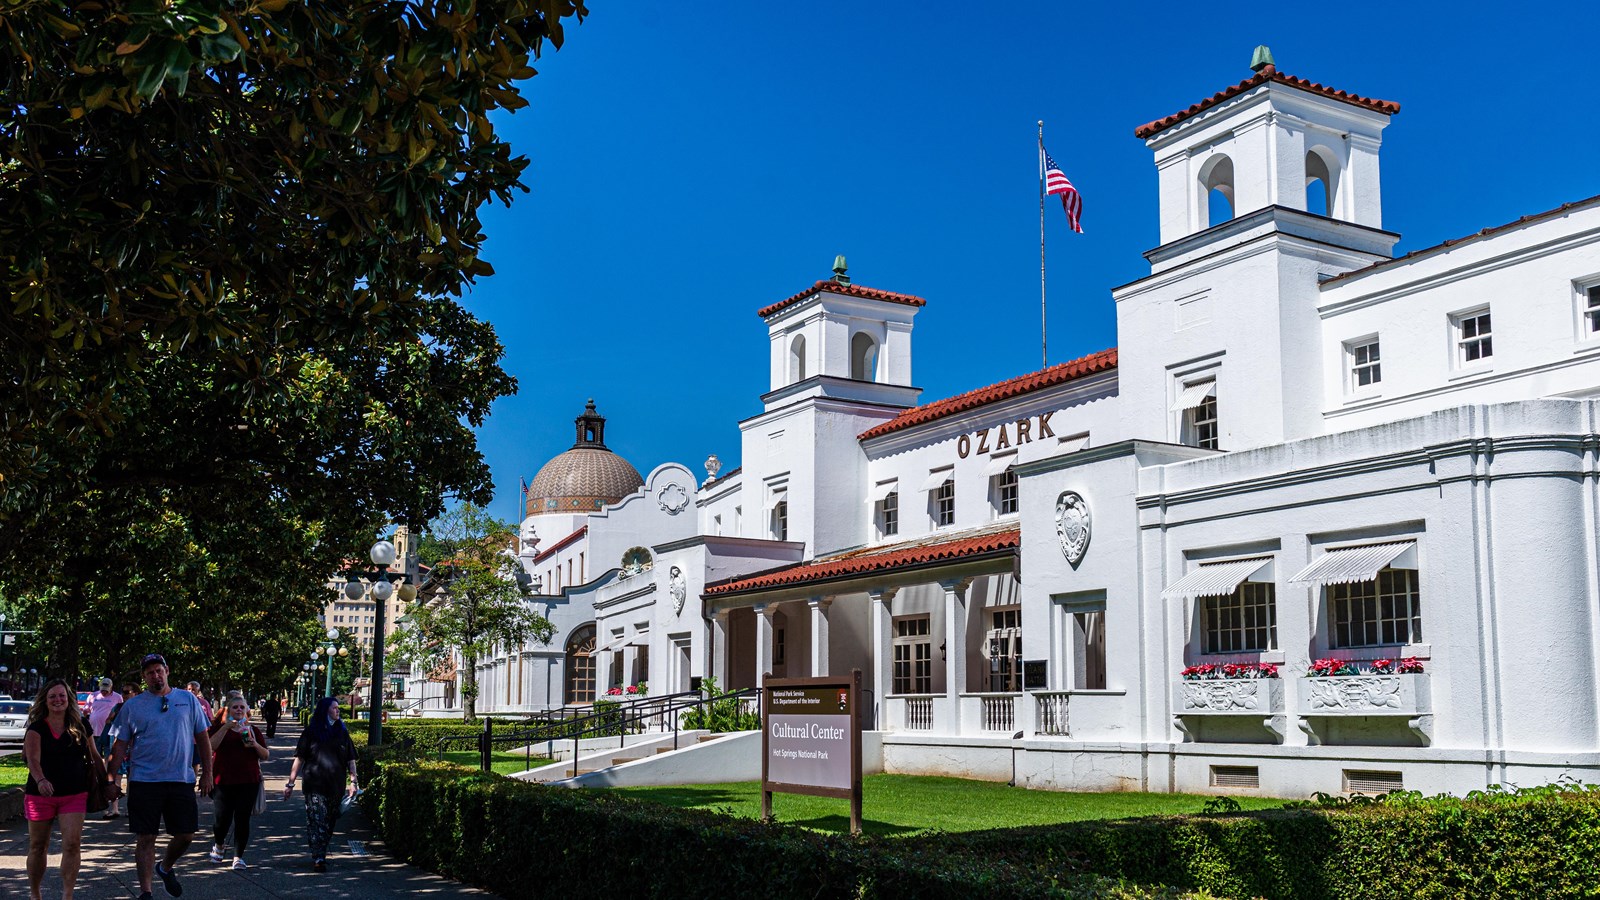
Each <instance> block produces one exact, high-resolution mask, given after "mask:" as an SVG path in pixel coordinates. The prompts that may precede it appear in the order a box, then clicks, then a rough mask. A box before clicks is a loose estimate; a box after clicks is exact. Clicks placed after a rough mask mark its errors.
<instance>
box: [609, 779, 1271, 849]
mask: <svg viewBox="0 0 1600 900" xmlns="http://www.w3.org/2000/svg"><path fill="white" fill-rule="evenodd" d="M612 790H614V791H615V793H618V794H621V795H624V796H628V797H635V798H637V799H640V800H649V801H651V802H655V803H665V804H667V805H668V806H677V807H685V808H693V809H709V810H714V811H717V812H722V813H727V814H729V815H735V816H746V817H749V818H755V817H756V816H758V815H760V812H761V787H760V784H759V783H757V782H753V781H749V782H741V783H736V784H702V785H691V786H681V787H645V788H614V789H612ZM1209 799H1210V797H1208V796H1205V795H1200V794H1137V793H1109V794H1074V793H1065V792H1060V791H1039V790H1024V789H1021V788H1013V787H1007V786H1006V785H1004V784H997V783H994V782H988V781H967V780H964V779H960V778H928V777H921V776H914V775H868V776H867V777H866V779H865V783H864V784H863V785H862V797H861V814H862V818H863V819H864V820H865V821H864V823H863V824H864V827H865V828H866V831H867V833H868V834H876V835H885V836H892V835H903V834H914V833H916V832H919V831H926V830H928V829H939V830H941V831H979V830H983V829H987V828H1010V827H1013V826H1018V825H1049V824H1052V823H1056V822H1073V821H1077V820H1080V819H1124V818H1130V817H1133V816H1153V815H1163V814H1177V813H1197V812H1200V809H1201V806H1202V805H1203V804H1204V803H1205V802H1206V801H1207V800H1209ZM1236 799H1238V801H1239V805H1240V806H1242V807H1244V808H1245V809H1268V808H1271V807H1275V806H1280V805H1282V804H1283V803H1285V802H1286V801H1284V800H1275V799H1270V798H1257V797H1239V798H1236ZM772 812H773V815H774V816H776V817H777V818H778V820H779V821H782V822H791V823H793V824H796V825H801V826H803V827H806V828H812V829H815V830H818V831H848V830H849V828H850V802H849V801H848V800H835V799H833V798H830V797H810V796H803V795H798V794H774V795H773V796H772Z"/></svg>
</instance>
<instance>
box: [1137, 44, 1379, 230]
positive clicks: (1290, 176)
mask: <svg viewBox="0 0 1600 900" xmlns="http://www.w3.org/2000/svg"><path fill="white" fill-rule="evenodd" d="M1250 68H1251V69H1252V70H1254V74H1253V75H1251V76H1250V77H1249V78H1246V79H1245V80H1244V81H1241V82H1239V83H1238V84H1236V85H1233V86H1231V87H1229V88H1226V89H1224V90H1222V91H1219V92H1218V93H1216V94H1214V95H1212V96H1210V97H1208V98H1206V99H1204V100H1201V101H1200V102H1199V103H1196V104H1193V105H1192V106H1190V107H1188V108H1187V109H1184V110H1181V111H1179V112H1176V113H1173V114H1172V115H1170V116H1165V117H1163V118H1160V119H1157V120H1155V121H1153V122H1149V123H1146V124H1144V125H1141V126H1140V127H1138V128H1137V129H1135V130H1134V134H1135V135H1137V136H1138V137H1140V138H1142V139H1143V140H1144V142H1145V145H1146V146H1148V147H1149V148H1150V149H1151V150H1152V151H1153V152H1154V153H1155V163H1156V170H1157V172H1158V177H1159V184H1160V198H1161V243H1162V244H1169V243H1171V242H1173V241H1176V240H1179V239H1180V238H1184V237H1187V236H1189V235H1192V234H1198V233H1199V232H1202V231H1205V230H1206V229H1208V228H1211V227H1214V226H1216V225H1220V224H1222V223H1223V222H1225V221H1227V220H1229V219H1232V218H1239V217H1241V216H1244V215H1247V214H1249V213H1252V212H1255V211H1256V210H1259V209H1263V208H1265V207H1269V206H1281V207H1285V208H1288V209H1294V210H1303V211H1307V212H1311V213H1314V214H1316V215H1320V216H1325V217H1327V218H1330V219H1334V220H1337V221H1341V222H1351V223H1354V224H1357V225H1364V226H1367V227H1368V228H1382V227H1383V207H1382V190H1381V187H1380V179H1379V174H1378V148H1379V147H1380V146H1381V145H1382V143H1383V139H1382V133H1383V129H1384V127H1385V126H1387V125H1388V124H1389V117H1390V116H1392V115H1394V114H1395V113H1397V112H1399V111H1400V104H1398V103H1395V102H1393V101H1389V100H1376V99H1373V98H1371V97H1363V96H1361V95H1359V94H1352V93H1349V92H1347V91H1341V90H1336V89H1334V88H1331V87H1329V86H1327V85H1324V84H1320V83H1316V82H1312V81H1308V80H1306V79H1304V78H1296V77H1294V76H1292V75H1285V74H1284V73H1282V72H1279V71H1278V68H1277V65H1276V64H1275V63H1274V61H1273V58H1272V51H1271V50H1269V49H1268V48H1267V47H1265V46H1261V47H1257V48H1256V49H1255V53H1254V55H1253V57H1252V59H1251V65H1250Z"/></svg>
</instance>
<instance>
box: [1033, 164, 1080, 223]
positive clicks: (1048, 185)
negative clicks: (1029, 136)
mask: <svg viewBox="0 0 1600 900" xmlns="http://www.w3.org/2000/svg"><path fill="white" fill-rule="evenodd" d="M1039 149H1040V150H1043V149H1044V148H1043V147H1040V148H1039ZM1044 192H1045V193H1046V194H1060V195H1061V208H1062V209H1064V210H1066V212H1067V224H1068V225H1071V226H1072V230H1073V231H1076V232H1077V233H1079V234H1083V225H1082V224H1080V222H1079V219H1080V218H1081V217H1082V216H1083V195H1082V194H1080V193H1078V189H1077V188H1075V187H1073V186H1072V182H1070V181H1068V180H1067V176H1066V173H1064V172H1062V171H1061V167H1060V166H1058V165H1056V161H1055V160H1053V159H1051V158H1050V154H1049V153H1048V152H1046V153H1045V154H1044Z"/></svg>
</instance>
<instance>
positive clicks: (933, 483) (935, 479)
mask: <svg viewBox="0 0 1600 900" xmlns="http://www.w3.org/2000/svg"><path fill="white" fill-rule="evenodd" d="M955 477H956V470H955V467H954V466H946V467H945V468H943V469H934V470H933V471H932V472H929V473H928V479H927V480H926V481H924V482H922V489H923V490H925V491H932V490H937V489H938V488H939V486H940V485H942V484H944V483H945V482H946V481H950V480H951V479H953V478H955Z"/></svg>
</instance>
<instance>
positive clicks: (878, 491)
mask: <svg viewBox="0 0 1600 900" xmlns="http://www.w3.org/2000/svg"><path fill="white" fill-rule="evenodd" d="M899 489H900V479H898V478H896V479H894V480H893V481H880V482H878V483H877V484H875V485H873V486H872V493H870V494H868V495H867V502H868V503H877V502H878V501H880V500H882V499H883V498H885V497H887V496H889V495H890V494H892V493H894V492H895V491H897V490H899Z"/></svg>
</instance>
